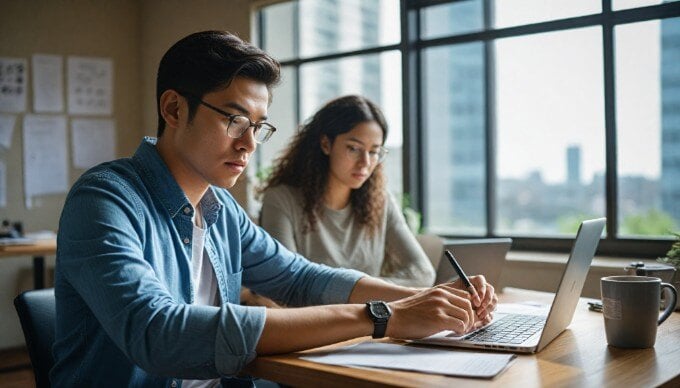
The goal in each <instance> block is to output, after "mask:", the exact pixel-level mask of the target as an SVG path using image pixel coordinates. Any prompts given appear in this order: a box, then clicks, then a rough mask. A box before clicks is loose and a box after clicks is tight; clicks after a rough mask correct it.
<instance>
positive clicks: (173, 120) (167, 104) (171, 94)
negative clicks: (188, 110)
mask: <svg viewBox="0 0 680 388" xmlns="http://www.w3.org/2000/svg"><path fill="white" fill-rule="evenodd" d="M181 98H182V97H181V96H180V95H179V93H177V92H176V91H174V90H172V89H168V90H166V91H164V92H163V94H161V98H160V103H159V107H160V111H161V116H162V117H163V120H165V126H166V128H167V127H172V128H177V127H178V126H179V123H180V103H181Z"/></svg>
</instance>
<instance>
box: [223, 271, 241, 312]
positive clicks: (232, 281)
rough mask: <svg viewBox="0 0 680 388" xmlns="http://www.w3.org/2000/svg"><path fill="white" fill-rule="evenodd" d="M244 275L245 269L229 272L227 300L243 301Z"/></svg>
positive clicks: (229, 301) (236, 302) (230, 301)
mask: <svg viewBox="0 0 680 388" xmlns="http://www.w3.org/2000/svg"><path fill="white" fill-rule="evenodd" d="M242 276H243V269H242V268H241V270H240V271H238V272H234V273H228V274H227V302H228V303H235V304H239V303H241V300H240V299H241V277H242Z"/></svg>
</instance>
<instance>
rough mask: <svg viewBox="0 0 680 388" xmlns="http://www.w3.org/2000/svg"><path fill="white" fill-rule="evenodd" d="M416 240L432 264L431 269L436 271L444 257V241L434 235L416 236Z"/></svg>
mask: <svg viewBox="0 0 680 388" xmlns="http://www.w3.org/2000/svg"><path fill="white" fill-rule="evenodd" d="M416 240H418V243H419V244H420V246H421V247H422V248H423V251H424V252H425V254H426V255H427V257H428V258H429V259H430V262H432V267H434V268H435V270H436V269H437V267H438V266H439V262H440V261H441V259H442V256H444V240H442V238H441V237H439V236H437V235H436V234H417V235H416ZM435 285H436V283H435Z"/></svg>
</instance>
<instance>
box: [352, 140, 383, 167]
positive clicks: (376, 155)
mask: <svg viewBox="0 0 680 388" xmlns="http://www.w3.org/2000/svg"><path fill="white" fill-rule="evenodd" d="M345 151H346V153H347V157H348V158H350V159H351V160H353V161H355V162H358V161H359V160H361V159H363V157H364V155H366V154H368V160H369V162H370V163H371V164H378V163H382V162H383V161H384V160H385V157H386V156H387V152H388V151H387V148H385V147H380V148H376V149H372V150H370V151H366V150H365V149H363V148H361V147H357V146H353V145H350V144H348V145H347V147H346V148H345Z"/></svg>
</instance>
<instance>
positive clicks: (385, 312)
mask: <svg viewBox="0 0 680 388" xmlns="http://www.w3.org/2000/svg"><path fill="white" fill-rule="evenodd" d="M366 312H367V313H368V316H369V317H370V318H371V320H372V321H373V338H383V337H384V336H385V331H386V330H387V321H388V320H389V319H390V317H391V316H392V310H390V306H388V305H387V303H385V302H383V301H382V300H372V301H369V302H366Z"/></svg>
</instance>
